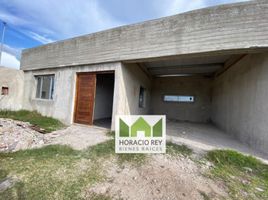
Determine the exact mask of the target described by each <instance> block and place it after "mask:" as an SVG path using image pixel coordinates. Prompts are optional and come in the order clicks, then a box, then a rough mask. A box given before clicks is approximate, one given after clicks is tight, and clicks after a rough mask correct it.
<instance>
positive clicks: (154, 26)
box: [21, 0, 268, 70]
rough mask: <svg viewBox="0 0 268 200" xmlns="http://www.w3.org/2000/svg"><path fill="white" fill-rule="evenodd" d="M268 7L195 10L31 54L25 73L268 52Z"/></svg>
mask: <svg viewBox="0 0 268 200" xmlns="http://www.w3.org/2000/svg"><path fill="white" fill-rule="evenodd" d="M267 7H268V2H267V0H259V1H249V2H244V3H238V4H229V5H221V6H215V7H211V8H205V9H200V10H195V11H191V12H187V13H183V14H179V15H174V16H171V17H165V18H160V19H156V20H151V21H147V22H143V23H138V24H134V25H128V26H122V27H118V28H114V29H110V30H106V31H102V32H98V33H93V34H89V35H85V36H81V37H77V38H73V39H69V40H64V41H59V42H56V43H52V44H48V45H44V46H40V47H36V48H32V49H27V50H24V51H23V53H22V59H21V68H22V69H23V70H30V69H40V68H54V67H64V66H70V65H80V64H93V63H103V62H114V61H126V60H133V59H135V60H136V59H146V58H154V57H163V56H175V55H185V54H195V53H201V52H217V51H224V50H227V51H229V52H236V53H239V50H243V49H246V50H248V49H252V48H258V47H268V34H267V32H268V9H267Z"/></svg>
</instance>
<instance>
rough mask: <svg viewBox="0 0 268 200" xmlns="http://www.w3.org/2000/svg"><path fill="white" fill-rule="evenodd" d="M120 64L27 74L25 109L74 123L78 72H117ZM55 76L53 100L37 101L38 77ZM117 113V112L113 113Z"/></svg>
mask: <svg viewBox="0 0 268 200" xmlns="http://www.w3.org/2000/svg"><path fill="white" fill-rule="evenodd" d="M119 66H120V63H106V64H99V65H87V66H76V67H65V68H55V69H46V70H36V71H27V72H25V80H24V96H23V100H24V101H23V102H24V103H23V108H24V109H27V110H37V111H38V112H40V113H41V114H43V115H45V116H51V117H54V118H57V119H59V120H61V121H62V122H64V123H65V124H72V123H73V114H74V99H75V85H76V73H77V72H94V71H110V70H113V71H114V70H116V68H117V67H119ZM48 74H54V75H55V88H54V98H53V100H44V99H37V98H35V97H36V84H37V82H36V79H35V77H34V76H36V75H48ZM113 112H115V111H113Z"/></svg>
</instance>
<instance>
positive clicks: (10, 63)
mask: <svg viewBox="0 0 268 200" xmlns="http://www.w3.org/2000/svg"><path fill="white" fill-rule="evenodd" d="M0 65H1V66H4V67H10V68H15V69H19V68H20V61H19V60H18V59H17V58H16V57H15V56H13V55H11V54H9V53H6V52H5V51H3V52H2V60H1V64H0Z"/></svg>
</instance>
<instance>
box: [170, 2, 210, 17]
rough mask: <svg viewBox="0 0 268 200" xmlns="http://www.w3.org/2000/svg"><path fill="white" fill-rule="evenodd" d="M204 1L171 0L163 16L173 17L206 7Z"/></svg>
mask: <svg viewBox="0 0 268 200" xmlns="http://www.w3.org/2000/svg"><path fill="white" fill-rule="evenodd" d="M206 6H207V4H206V1H205V0H195V1H189V0H171V3H170V4H168V6H167V8H166V10H165V14H166V15H174V14H177V13H182V12H186V11H190V10H195V9H198V8H202V7H206Z"/></svg>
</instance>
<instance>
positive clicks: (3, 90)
mask: <svg viewBox="0 0 268 200" xmlns="http://www.w3.org/2000/svg"><path fill="white" fill-rule="evenodd" d="M8 94H9V87H7V86H2V88H1V95H2V96H7V95H8Z"/></svg>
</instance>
